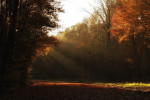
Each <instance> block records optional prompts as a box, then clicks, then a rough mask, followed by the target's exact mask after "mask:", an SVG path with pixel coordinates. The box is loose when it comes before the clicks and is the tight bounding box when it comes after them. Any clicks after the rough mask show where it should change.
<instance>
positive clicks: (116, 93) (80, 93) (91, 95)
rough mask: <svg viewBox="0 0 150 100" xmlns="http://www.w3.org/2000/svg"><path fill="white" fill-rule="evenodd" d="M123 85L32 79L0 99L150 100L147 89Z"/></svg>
mask: <svg viewBox="0 0 150 100" xmlns="http://www.w3.org/2000/svg"><path fill="white" fill-rule="evenodd" d="M123 86H124V87H123ZM123 86H121V84H116V85H115V84H110V83H109V84H106V83H105V84H104V83H95V84H86V83H67V82H48V81H34V82H33V84H32V85H31V86H28V87H26V88H22V89H18V90H16V91H15V92H12V93H11V92H10V93H7V94H3V96H2V95H1V97H0V100H150V93H149V91H147V90H146V91H139V90H138V89H137V90H135V89H131V87H134V86H132V85H131V84H130V85H123ZM126 86H127V87H130V88H129V89H128V88H125V87H126ZM136 87H137V84H136ZM141 88H142V87H140V90H141ZM143 89H144V88H143Z"/></svg>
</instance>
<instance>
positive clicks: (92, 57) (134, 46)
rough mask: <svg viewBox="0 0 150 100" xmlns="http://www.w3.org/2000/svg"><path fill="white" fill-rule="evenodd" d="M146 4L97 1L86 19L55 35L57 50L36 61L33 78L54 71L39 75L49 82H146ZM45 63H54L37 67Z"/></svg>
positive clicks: (148, 49)
mask: <svg viewBox="0 0 150 100" xmlns="http://www.w3.org/2000/svg"><path fill="white" fill-rule="evenodd" d="M149 3H150V2H149V0H146V1H142V0H104V1H101V2H99V7H98V8H95V7H93V9H94V12H93V13H91V16H90V17H89V18H87V19H85V20H84V21H83V22H81V23H78V24H76V25H74V26H72V27H69V28H67V29H66V30H65V31H64V32H60V33H58V38H59V40H60V45H59V47H56V48H54V50H53V51H50V52H49V54H48V55H47V56H46V58H43V57H40V58H38V61H37V62H36V63H35V64H34V66H37V69H36V68H35V70H34V72H33V77H36V78H37V77H38V76H37V73H36V71H37V72H38V73H42V71H40V70H41V69H43V70H48V69H53V70H54V72H51V73H49V72H47V74H46V73H43V75H47V76H46V77H49V78H52V79H53V78H56V79H59V78H61V79H65V78H66V79H67V78H68V76H67V75H70V77H69V79H81V80H96V81H97V80H98V81H109V82H110V81H148V80H149V79H150V77H149V76H150V74H149V73H150V67H149V66H150V63H149V60H150V44H149V43H150V37H149V34H150V33H149V32H150V30H149V29H150V26H149V19H150V16H149V13H150V11H149V6H148V5H149ZM43 59H44V60H43ZM60 59H61V60H60ZM46 60H51V61H54V62H55V63H54V62H53V63H51V62H50V63H49V62H45V63H46V65H45V66H46V67H40V65H42V66H43V65H44V63H42V62H41V63H40V61H46ZM58 62H59V63H58ZM68 62H69V63H68ZM53 65H54V66H55V67H53ZM48 66H50V67H48ZM58 67H59V71H60V75H61V77H59V74H58V73H57V77H55V74H56V70H57V69H55V68H58ZM70 67H71V68H70ZM38 69H40V70H38ZM52 76H53V77H52ZM41 77H42V76H41Z"/></svg>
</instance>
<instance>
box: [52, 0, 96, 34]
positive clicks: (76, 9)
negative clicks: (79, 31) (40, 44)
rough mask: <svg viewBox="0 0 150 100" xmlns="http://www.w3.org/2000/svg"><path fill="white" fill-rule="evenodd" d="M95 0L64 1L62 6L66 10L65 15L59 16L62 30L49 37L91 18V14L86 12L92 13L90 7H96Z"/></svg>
mask: <svg viewBox="0 0 150 100" xmlns="http://www.w3.org/2000/svg"><path fill="white" fill-rule="evenodd" d="M94 1H95V0H62V1H61V5H62V6H63V9H64V10H65V12H64V13H60V14H59V19H60V26H61V27H60V28H59V29H55V30H54V31H51V32H49V35H57V33H58V32H59V31H60V30H64V29H65V28H67V27H70V26H72V25H75V24H76V23H78V22H81V21H82V20H83V19H84V18H86V17H89V16H90V14H89V13H87V12H86V11H91V12H92V7H91V6H90V5H95V2H94Z"/></svg>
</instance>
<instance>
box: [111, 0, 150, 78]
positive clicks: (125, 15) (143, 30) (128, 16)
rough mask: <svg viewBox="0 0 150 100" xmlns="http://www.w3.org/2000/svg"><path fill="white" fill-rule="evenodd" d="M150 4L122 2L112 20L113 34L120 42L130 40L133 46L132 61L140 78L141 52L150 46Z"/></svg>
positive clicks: (146, 2) (149, 2) (135, 0)
mask: <svg viewBox="0 0 150 100" xmlns="http://www.w3.org/2000/svg"><path fill="white" fill-rule="evenodd" d="M149 4H150V1H149V0H146V1H142V0H126V1H124V0H120V5H119V6H118V7H117V8H116V14H115V15H114V16H113V18H112V23H113V24H112V26H113V28H112V34H114V35H115V36H118V39H119V41H120V42H121V41H122V40H130V42H131V44H132V52H133V53H132V54H133V56H132V59H133V61H134V66H135V68H136V73H137V76H138V77H139V78H140V77H141V73H140V58H142V57H141V56H142V55H141V54H142V53H140V52H143V50H146V48H148V45H149V43H148V41H146V40H148V39H147V38H149V34H150V33H149V29H150V24H149V19H150V16H149V14H150V11H149V9H150V7H149ZM140 45H141V46H140ZM141 48H143V49H141Z"/></svg>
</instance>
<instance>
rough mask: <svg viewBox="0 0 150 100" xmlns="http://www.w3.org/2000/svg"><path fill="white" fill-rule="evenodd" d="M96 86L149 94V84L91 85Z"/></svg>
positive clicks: (97, 83)
mask: <svg viewBox="0 0 150 100" xmlns="http://www.w3.org/2000/svg"><path fill="white" fill-rule="evenodd" d="M93 84H96V85H102V86H106V87H112V88H119V89H125V90H133V91H142V92H150V83H142V82H141V83H99V82H96V83H93Z"/></svg>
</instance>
